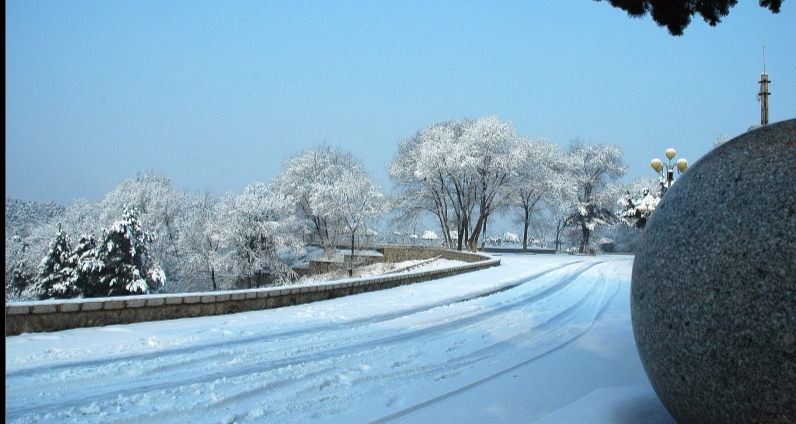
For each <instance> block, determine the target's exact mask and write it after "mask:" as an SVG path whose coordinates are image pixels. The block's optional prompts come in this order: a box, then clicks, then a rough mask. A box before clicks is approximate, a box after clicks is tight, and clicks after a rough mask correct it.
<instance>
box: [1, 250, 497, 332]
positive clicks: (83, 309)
mask: <svg viewBox="0 0 796 424" xmlns="http://www.w3.org/2000/svg"><path fill="white" fill-rule="evenodd" d="M457 254H459V255H461V254H463V253H462V252H457ZM470 255H476V256H477V257H476V258H473V259H476V260H477V262H471V263H467V264H463V265H458V266H453V267H450V268H441V269H434V270H428V271H410V272H406V273H402V274H389V275H381V276H375V277H369V278H350V279H345V280H337V281H334V282H324V283H307V284H299V285H293V286H289V287H270V288H260V289H248V290H235V291H223V292H214V293H190V294H159V295H141V296H127V297H124V298H118V297H117V298H100V299H68V300H43V301H32V302H12V303H7V304H6V336H13V335H18V334H23V333H39V332H51V331H61V330H68V329H72V328H83V327H99V326H105V325H114V324H131V323H136V322H147V321H160V320H169V319H178V318H193V317H199V316H209V315H224V314H231V313H237V312H245V311H255V310H263V309H273V308H280V307H283V306H291V305H299V304H303V303H310V302H316V301H320V300H328V299H334V298H338V297H343V296H349V295H352V294H359V293H365V292H370V291H376V290H384V289H388V288H393V287H398V286H403V285H407V284H414V283H419V282H423V281H429V280H435V279H439V278H445V277H450V276H454V275H458V274H462V273H466V272H472V271H477V270H479V269H484V268H490V267H493V266H499V265H500V259H495V258H492V257H489V256H486V255H481V254H470Z"/></svg>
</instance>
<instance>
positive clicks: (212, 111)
mask: <svg viewBox="0 0 796 424" xmlns="http://www.w3.org/2000/svg"><path fill="white" fill-rule="evenodd" d="M757 3H758V2H757V1H756V0H742V1H741V2H739V4H738V5H737V6H736V7H735V8H733V9H731V11H730V15H729V16H728V17H726V18H725V19H724V20H723V22H722V23H720V24H719V25H718V26H717V27H710V26H709V25H707V24H706V23H704V22H703V21H702V20H701V19H700V18H699V17H695V19H694V21H693V22H692V23H691V25H690V26H689V27H688V28H687V29H686V31H685V35H684V36H682V37H672V36H670V35H669V34H668V33H667V32H666V30H665V29H663V28H659V27H658V26H656V25H655V24H654V23H653V22H652V20H651V18H649V17H646V18H643V19H631V18H629V17H628V16H627V15H626V14H625V13H624V12H623V11H621V10H619V9H615V8H613V7H611V6H610V5H609V4H608V3H606V2H599V3H598V2H594V1H592V0H577V1H575V0H564V1H553V0H537V1H530V0H525V1H500V2H494V1H375V2H374V1H321V0H311V1H231V2H227V1H194V0H191V1H138V0H136V1H105V0H102V1H84V0H75V1H40V0H34V1H30V0H24V1H23V0H10V1H7V2H6V195H7V196H11V197H16V198H21V199H26V200H40V201H51V200H53V201H56V202H59V203H62V204H65V205H69V204H71V203H72V202H73V200H74V199H78V198H85V199H88V200H97V199H100V198H102V196H104V194H105V193H107V192H108V191H110V190H112V189H113V188H114V187H115V186H116V184H117V183H118V182H120V181H122V180H124V179H126V178H129V177H131V176H133V175H134V174H135V172H136V171H141V172H147V171H156V172H161V173H166V174H169V175H170V176H171V178H172V183H173V185H174V186H175V187H176V188H178V189H188V190H190V191H198V190H204V189H212V190H214V191H216V192H218V193H219V194H222V193H224V192H227V191H233V192H241V191H242V190H243V189H244V187H246V186H247V185H248V184H250V183H252V182H253V181H264V182H267V181H269V180H270V179H271V178H272V177H273V176H275V175H276V174H278V173H279V171H280V169H281V166H282V162H283V161H284V159H286V158H287V157H289V156H291V155H293V154H295V153H297V152H299V151H302V150H304V149H306V148H309V147H312V146H315V145H318V144H319V143H323V142H327V143H328V144H330V145H334V146H340V147H342V148H344V149H348V150H351V151H353V152H354V153H355V155H356V156H358V157H360V158H361V159H362V160H363V161H364V162H365V165H366V166H367V168H368V169H369V170H370V171H371V172H372V173H373V174H374V175H375V176H376V178H377V179H379V180H380V181H382V184H383V186H384V187H385V189H389V182H388V178H387V172H386V170H385V164H387V163H388V162H390V161H391V160H392V159H393V156H394V154H395V152H396V150H397V142H398V141H399V140H402V139H405V138H408V137H411V136H412V135H413V134H414V133H415V132H416V131H417V130H419V129H421V128H423V127H425V126H426V125H429V124H431V123H434V122H438V121H441V120H446V119H461V118H465V117H479V116H487V115H493V114H494V115H497V116H498V117H499V118H501V119H504V120H510V121H512V122H513V124H514V126H515V127H516V128H517V130H518V131H519V132H520V133H521V134H525V135H529V136H545V137H547V138H548V140H550V141H554V142H556V143H558V144H560V145H561V146H562V147H564V146H566V145H567V144H568V143H569V141H570V140H572V139H574V138H576V137H580V138H582V139H584V140H586V141H589V142H598V143H615V144H618V145H621V146H622V147H623V148H624V152H625V158H626V160H627V162H628V165H629V172H628V176H627V177H626V180H627V181H629V180H630V179H632V178H635V177H638V176H649V177H653V176H654V172H653V171H652V170H651V168H650V167H649V161H650V160H651V159H652V158H653V157H656V156H657V157H662V156H663V152H664V150H665V149H666V148H668V147H674V148H675V149H677V151H678V158H679V157H685V158H687V159H689V161H690V162H691V163H692V164H693V163H694V162H695V161H696V159H698V158H699V157H701V156H703V155H704V154H705V153H707V152H708V150H709V149H710V148H711V146H712V145H713V142H714V140H715V138H716V136H717V135H719V134H726V135H728V136H731V137H732V136H735V135H738V134H740V133H743V132H745V131H746V130H747V129H748V128H749V127H750V126H751V125H754V124H757V123H759V119H760V118H759V115H760V106H759V104H758V102H757V100H756V94H757V90H758V84H757V81H758V79H759V77H760V73H761V72H762V70H763V57H762V56H763V54H762V43H763V39H765V41H766V46H767V47H766V51H767V58H768V61H767V70H768V73H769V75H770V79H771V80H772V83H771V92H772V96H771V99H770V105H771V106H770V109H771V121H772V122H775V121H780V120H785V119H790V118H796V29H795V28H796V10H794V4H792V3H793V2H790V1H786V2H784V4H783V6H782V12H781V13H780V14H779V15H774V14H772V13H770V12H769V11H768V10H766V9H763V8H761V7H759V6H758V4H757Z"/></svg>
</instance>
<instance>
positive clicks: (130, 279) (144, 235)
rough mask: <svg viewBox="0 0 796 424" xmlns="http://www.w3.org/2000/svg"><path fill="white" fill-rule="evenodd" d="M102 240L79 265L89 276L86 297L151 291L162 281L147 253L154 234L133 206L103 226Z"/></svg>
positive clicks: (156, 267) (161, 272) (159, 270)
mask: <svg viewBox="0 0 796 424" xmlns="http://www.w3.org/2000/svg"><path fill="white" fill-rule="evenodd" d="M102 233H103V234H102V239H101V240H100V243H98V245H97V246H96V248H95V249H93V250H92V251H91V253H90V254H89V255H88V256H89V257H87V258H86V259H87V261H86V262H84V263H83V264H81V267H82V268H83V269H84V270H85V271H86V272H87V274H88V275H89V281H88V282H87V286H86V288H85V292H84V293H85V296H86V297H103V296H124V295H130V294H146V293H152V292H155V291H157V290H158V289H160V287H161V286H162V285H163V284H164V283H165V280H166V276H165V274H164V272H163V270H162V269H161V268H160V267H159V266H158V265H157V264H156V263H153V262H152V260H151V258H150V256H149V245H150V244H151V243H152V241H153V240H154V237H153V236H152V235H151V234H150V233H149V232H147V231H145V230H144V229H143V228H142V227H141V223H140V221H139V213H138V210H137V209H135V208H128V209H127V210H125V213H124V216H123V218H122V219H121V220H118V221H116V222H114V223H113V224H112V225H111V226H110V228H108V229H104V230H103V232H102Z"/></svg>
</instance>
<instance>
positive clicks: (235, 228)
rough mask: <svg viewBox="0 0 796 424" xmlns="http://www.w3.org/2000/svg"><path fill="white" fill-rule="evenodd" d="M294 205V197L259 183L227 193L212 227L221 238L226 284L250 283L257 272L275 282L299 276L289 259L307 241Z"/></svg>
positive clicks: (221, 263) (222, 279) (221, 253)
mask: <svg viewBox="0 0 796 424" xmlns="http://www.w3.org/2000/svg"><path fill="white" fill-rule="evenodd" d="M293 207H294V200H293V198H292V197H289V196H284V195H282V194H280V193H278V192H276V191H275V190H274V189H273V188H272V187H270V186H268V185H266V184H264V183H260V182H256V183H253V184H251V185H249V186H248V187H246V189H245V190H244V191H243V193H242V194H234V193H230V194H228V195H227V196H225V198H224V199H223V200H222V202H221V203H220V204H219V205H218V207H217V208H216V218H215V221H214V222H215V224H216V225H215V227H214V228H213V229H212V231H213V232H215V233H216V234H217V236H218V237H219V247H218V254H219V255H220V257H219V263H220V268H221V270H220V271H223V274H224V275H222V276H221V277H222V278H220V285H221V286H223V287H232V286H233V285H235V284H240V283H247V284H248V285H249V286H251V283H252V281H253V280H255V279H256V277H257V274H270V275H271V276H272V278H273V280H274V282H275V283H276V284H288V283H290V282H291V281H293V280H295V278H296V274H295V272H294V271H293V270H292V269H291V268H290V267H289V265H288V261H289V259H290V258H291V257H295V256H297V255H301V254H303V250H304V245H303V242H302V240H301V235H300V234H301V233H300V227H299V224H298V222H297V220H296V219H295V215H294V208H293Z"/></svg>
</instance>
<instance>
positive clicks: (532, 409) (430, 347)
mask: <svg viewBox="0 0 796 424" xmlns="http://www.w3.org/2000/svg"><path fill="white" fill-rule="evenodd" d="M631 267H632V257H627V256H597V257H573V256H569V255H538V256H527V255H526V256H523V255H505V256H503V257H502V266H500V267H495V268H490V269H486V270H482V271H478V272H473V273H469V274H464V275H459V276H455V277H450V278H445V279H441V280H437V281H432V282H426V283H421V284H414V285H410V286H404V287H399V288H395V289H390V290H384V291H380V292H373V293H366V294H361V295H356V296H350V297H346V298H341V299H334V300H330V301H324V302H318V303H313V304H308V305H299V306H294V307H289V308H281V309H276V310H268V311H258V312H247V313H240V314H234V315H227V316H220V317H205V318H194V319H183V320H174V321H166V322H152V323H141V324H131V325H119V326H108V327H103V328H88V329H76V330H69V331H62V332H57V333H45V334H24V335H21V336H15V337H7V338H6V422H10V423H34V422H35V423H47V422H71V421H79V422H85V423H106V422H115V423H126V422H130V423H133V422H159V423H198V422H202V423H205V422H208V423H212V422H215V423H233V422H236V423H249V422H279V423H284V422H319V423H320V422H324V423H325V422H341V423H380V422H393V421H398V422H459V423H461V422H534V421H537V420H541V421H540V422H545V423H555V422H572V419H573V417H576V416H577V417H580V418H579V419H578V422H617V423H620V422H621V423H624V422H634V421H633V420H632V419H631V418H633V417H635V418H638V417H644V418H645V419H646V420H647V421H650V420H652V422H656V423H661V424H662V423H670V422H673V421H671V418H670V417H669V416H668V414H666V412H665V410H664V409H663V407H662V406H661V405H660V402H659V401H658V400H657V398H656V397H655V396H654V393H653V392H652V390H651V388H650V387H649V383H648V381H647V379H646V376H644V373H643V370H642V369H641V365H640V363H639V361H638V355H637V353H636V351H635V346H633V344H632V331H631V329H630V319H629V306H628V302H629V300H628V299H629V295H628V291H629V278H630V270H631ZM628 336H629V337H628ZM592 374H593V375H592ZM606 405H608V406H606ZM584 411H585V412H584ZM584 414H585V415H584ZM617 417H618V418H617ZM584 419H585V420H586V421H583V420H584ZM590 419H595V420H596V421H589V420H590Z"/></svg>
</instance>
